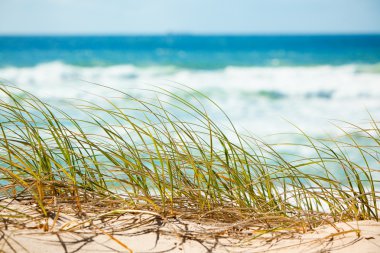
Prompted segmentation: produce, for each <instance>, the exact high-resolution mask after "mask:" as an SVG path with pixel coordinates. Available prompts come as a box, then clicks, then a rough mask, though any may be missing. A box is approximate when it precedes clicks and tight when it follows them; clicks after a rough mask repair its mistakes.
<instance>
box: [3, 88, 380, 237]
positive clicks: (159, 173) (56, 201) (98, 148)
mask: <svg viewBox="0 0 380 253" xmlns="http://www.w3.org/2000/svg"><path fill="white" fill-rule="evenodd" d="M109 89H111V88H109ZM184 89H185V90H186V89H187V91H191V93H189V94H190V95H189V96H188V97H186V99H185V98H184V97H183V96H180V95H178V94H177V93H175V92H171V91H168V90H165V89H162V88H156V89H155V91H149V92H150V93H151V94H158V95H159V96H157V98H156V99H142V98H138V97H133V96H131V95H129V94H128V93H126V92H123V91H115V90H113V92H118V93H119V95H120V97H121V98H122V100H123V101H124V103H120V98H119V99H118V102H115V101H114V99H113V98H112V97H104V98H103V103H101V104H96V103H93V102H90V101H77V102H80V103H79V104H80V105H76V107H77V109H78V110H80V111H81V112H82V113H83V115H85V116H83V117H80V118H75V117H72V116H70V114H69V112H66V111H65V110H64V109H61V108H57V107H55V106H54V105H51V104H48V103H46V102H44V101H42V100H40V99H39V98H37V97H35V96H34V95H33V94H31V93H28V92H26V91H23V90H20V89H18V88H15V87H10V86H6V85H2V86H0V93H1V94H0V98H1V100H0V184H1V193H0V194H1V195H0V196H1V198H2V199H11V200H18V201H26V200H27V201H29V202H28V203H30V204H31V205H33V204H34V205H35V206H36V207H35V208H36V210H38V211H39V212H40V213H41V215H42V216H44V217H48V216H49V215H51V213H57V212H59V211H61V212H64V210H63V209H62V210H59V207H60V206H61V207H62V206H64V208H65V209H66V211H67V212H69V211H68V210H71V211H70V212H73V213H74V214H75V215H77V216H78V217H87V216H88V215H89V214H94V213H95V214H97V215H105V216H107V217H115V216H119V215H121V214H123V213H126V212H131V210H136V211H141V212H148V213H149V212H150V213H154V214H155V215H156V216H157V217H160V219H162V220H165V219H167V218H170V217H177V218H182V219H190V220H194V221H205V222H206V221H207V222H208V221H215V222H222V223H226V224H237V223H239V224H243V225H242V226H243V227H244V226H252V225H253V224H254V225H255V226H257V227H259V228H260V229H261V230H262V231H264V232H265V231H274V230H287V231H294V230H296V231H304V230H308V229H309V228H313V227H316V226H318V225H321V224H325V223H331V222H335V221H349V220H364V219H373V220H378V219H379V208H378V207H379V204H378V201H379V197H380V195H379V193H378V190H379V188H378V186H379V184H378V183H379V179H380V177H379V169H380V148H379V147H380V128H379V125H378V122H377V121H376V120H375V119H374V118H371V115H370V114H368V118H369V119H370V120H369V122H368V125H366V126H365V127H361V126H357V125H353V124H350V123H347V122H342V123H341V124H340V125H339V126H337V127H338V128H339V129H340V131H341V134H340V135H339V136H329V137H326V138H323V139H321V138H315V137H312V136H309V135H307V134H306V133H303V132H302V131H301V130H299V131H300V132H299V134H300V136H301V137H302V138H303V139H304V140H305V141H304V142H302V143H287V144H284V145H288V146H292V147H293V148H299V149H305V150H308V152H306V153H307V154H309V155H304V156H299V155H297V156H295V155H293V156H292V154H286V153H284V152H281V151H280V150H279V149H278V145H274V144H268V143H266V142H265V141H262V140H260V139H259V138H256V137H253V136H250V135H248V134H245V133H242V132H239V131H237V130H236V128H235V127H234V125H233V123H232V122H231V121H229V119H228V117H227V115H225V114H223V111H222V110H221V109H220V110H221V111H220V112H221V114H223V115H224V116H225V117H226V121H229V122H230V125H229V126H228V127H226V126H223V127H222V126H220V125H218V124H217V123H216V122H215V120H213V117H212V116H211V115H210V114H209V113H208V110H207V106H204V105H203V103H202V102H200V100H199V99H198V98H200V97H202V101H205V100H207V101H208V103H210V104H213V102H212V101H211V100H209V99H208V98H207V97H205V96H204V95H202V94H201V93H199V92H197V91H194V90H190V89H189V88H184ZM146 92H148V91H146ZM152 92H153V93H152ZM165 98H170V99H165ZM213 105H214V106H216V107H217V105H215V104H213ZM178 114H181V115H187V116H186V117H179V116H178ZM342 125H344V126H345V127H342ZM347 129H349V130H347ZM353 157H355V158H353ZM0 209H1V210H2V211H1V212H0V215H1V217H2V218H3V219H4V218H7V219H9V220H13V221H14V222H17V220H18V219H25V215H24V214H23V213H20V212H18V210H9V209H10V208H9V207H7V206H6V205H2V206H0ZM5 211H6V212H5ZM243 222H245V223H243ZM244 224H245V225H244Z"/></svg>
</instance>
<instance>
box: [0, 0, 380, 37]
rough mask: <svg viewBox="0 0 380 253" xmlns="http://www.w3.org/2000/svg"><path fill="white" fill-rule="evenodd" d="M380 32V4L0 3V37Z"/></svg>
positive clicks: (355, 0) (209, 0)
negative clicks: (11, 35)
mask: <svg viewBox="0 0 380 253" xmlns="http://www.w3.org/2000/svg"><path fill="white" fill-rule="evenodd" d="M167 33H186V34H187V33H189V34H279V33H280V34H305V33H312V34H313V33H314V34H321V33H327V34H330V33H380V0H0V34H34V35H45V34H46V35H58V34H63V35H65V34H167Z"/></svg>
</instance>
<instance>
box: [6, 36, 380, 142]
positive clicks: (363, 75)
mask: <svg viewBox="0 0 380 253" xmlns="http://www.w3.org/2000/svg"><path fill="white" fill-rule="evenodd" d="M0 79H1V80H2V81H3V82H5V83H8V84H13V85H16V86H18V87H20V88H23V89H25V90H28V91H32V92H33V93H34V94H35V95H37V96H39V97H41V98H42V99H45V100H47V101H49V102H51V103H57V101H61V100H63V99H66V98H83V99H87V100H96V99H98V98H97V97H96V96H94V95H93V94H97V95H107V91H104V89H101V88H100V87H97V86H92V85H89V84H88V83H86V82H84V81H89V82H96V83H100V84H104V85H108V86H110V87H114V88H117V89H121V90H124V91H127V92H134V93H136V91H135V88H137V89H140V88H147V87H152V85H156V86H159V87H166V88H167V89H174V90H175V88H172V87H171V86H173V85H174V86H175V85H176V83H181V84H185V85H187V86H190V87H192V88H195V89H197V90H200V91H201V92H203V93H205V94H206V95H208V96H210V97H211V98H212V99H213V100H215V101H216V102H217V103H219V104H220V105H221V107H222V108H223V109H224V110H225V111H226V113H227V114H228V115H229V116H230V117H231V119H232V120H233V122H235V123H236V125H237V126H238V127H240V128H241V129H246V130H247V131H249V132H251V133H253V134H254V135H258V136H260V137H263V136H267V135H271V134H274V133H283V132H292V131H294V130H295V129H294V127H293V126H292V125H291V124H289V123H288V122H287V121H290V122H292V123H294V124H296V125H297V126H299V127H301V128H302V129H304V130H305V131H307V132H308V133H309V134H312V135H316V136H321V135H323V134H325V133H330V132H334V131H335V130H336V129H335V128H334V127H333V126H332V125H331V124H330V121H331V120H335V119H338V120H347V121H350V122H354V123H358V124H360V123H363V124H365V122H366V121H367V120H368V119H369V116H368V114H367V111H369V112H370V113H371V114H372V115H373V116H374V117H375V118H377V119H379V118H380V35H339V36H338V35H326V36H322V35H321V36H319V35H318V36H317V35H312V36H285V35H284V36H190V35H167V36H49V37H43V36H38V37H30V36H19V37H14V36H13V37H12V36H2V37H0ZM83 80H84V81H83ZM142 95H144V94H143V92H142ZM279 138H280V137H279Z"/></svg>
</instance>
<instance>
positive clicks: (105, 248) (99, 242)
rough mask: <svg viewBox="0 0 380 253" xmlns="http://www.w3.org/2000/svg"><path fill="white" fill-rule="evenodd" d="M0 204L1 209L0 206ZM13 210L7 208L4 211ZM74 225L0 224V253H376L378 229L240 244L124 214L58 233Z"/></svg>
mask: <svg viewBox="0 0 380 253" xmlns="http://www.w3.org/2000/svg"><path fill="white" fill-rule="evenodd" d="M1 204H2V205H4V203H3V202H2V203H1ZM17 205H18V204H17V203H16V202H12V204H10V205H8V206H7V207H13V208H14V207H17ZM18 210H20V211H21V212H23V213H28V214H30V215H33V213H34V215H37V214H38V213H36V212H35V211H33V208H31V207H26V206H21V205H19V206H18ZM1 214H4V211H2V212H1ZM144 221H146V222H144ZM80 222H82V221H81V220H78V219H75V218H74V217H71V216H69V215H63V214H61V215H59V219H57V220H56V223H55V225H54V227H53V226H52V225H53V223H54V219H53V218H52V219H49V221H48V223H49V230H50V231H48V232H44V231H43V228H39V224H41V220H40V221H38V220H36V221H34V222H27V223H25V224H26V227H24V228H22V227H20V226H17V225H16V224H12V223H10V222H4V221H3V225H2V227H1V230H0V252H20V253H22V252H35V253H43V252H53V253H60V252H302V253H308V252H350V253H355V252H359V253H365V252H373V253H375V252H380V223H379V222H375V221H360V222H348V223H336V224H334V226H332V225H325V226H321V227H318V228H317V229H314V230H312V231H309V232H307V233H305V234H302V233H299V234H285V235H283V236H282V237H272V235H270V234H266V235H264V236H262V237H259V238H256V239H252V237H253V235H254V234H255V233H254V232H253V233H252V231H249V230H247V231H245V232H247V233H252V234H253V235H250V236H246V237H245V239H244V240H243V241H241V240H240V241H239V240H237V239H233V236H227V234H225V233H220V237H219V238H212V237H210V236H205V235H204V231H205V230H206V231H207V229H214V230H215V229H221V228H222V226H216V225H215V226H211V225H200V224H196V223H194V222H185V221H181V220H172V221H170V222H167V223H165V222H164V223H162V222H160V221H159V220H156V219H155V217H154V216H152V215H148V214H128V215H123V216H122V217H120V218H119V219H118V220H115V219H113V220H112V221H108V222H107V221H104V220H103V221H101V220H98V221H97V222H95V223H94V224H96V226H97V227H98V229H89V228H77V229H75V230H74V232H70V231H63V230H70V227H73V226H76V225H78V224H80ZM5 224H6V225H7V226H5ZM20 224H21V223H20ZM112 230H113V231H112ZM102 231H103V232H102ZM359 231H360V233H359V234H358V232H359ZM110 234H112V237H113V238H111V237H110ZM202 234H203V235H202ZM230 235H231V234H230ZM207 237H208V238H207ZM117 240H118V241H119V242H120V243H121V244H124V245H126V246H128V247H129V248H130V249H131V251H128V250H127V249H126V248H125V247H123V246H121V245H120V243H119V242H117Z"/></svg>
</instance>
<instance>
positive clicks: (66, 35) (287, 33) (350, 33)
mask: <svg viewBox="0 0 380 253" xmlns="http://www.w3.org/2000/svg"><path fill="white" fill-rule="evenodd" d="M337 35H338V36H374V35H375V36H377V35H380V31H378V32H310V33H308V32H265V33H264V32H262V33H259V32H252V33H230V32H226V33H213V32H210V33H194V32H193V33H191V32H168V33H0V37H74V36H75V37H85V36H88V37H92V36H93V37H97V36H98V37H103V36H104V37H106V36H110V37H113V36H115V37H116V36H125V37H127V36H131V37H149V36H160V37H161V36H199V37H202V36H210V37H212V36H215V37H217V36H226V37H228V36H231V37H232V36H337Z"/></svg>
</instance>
